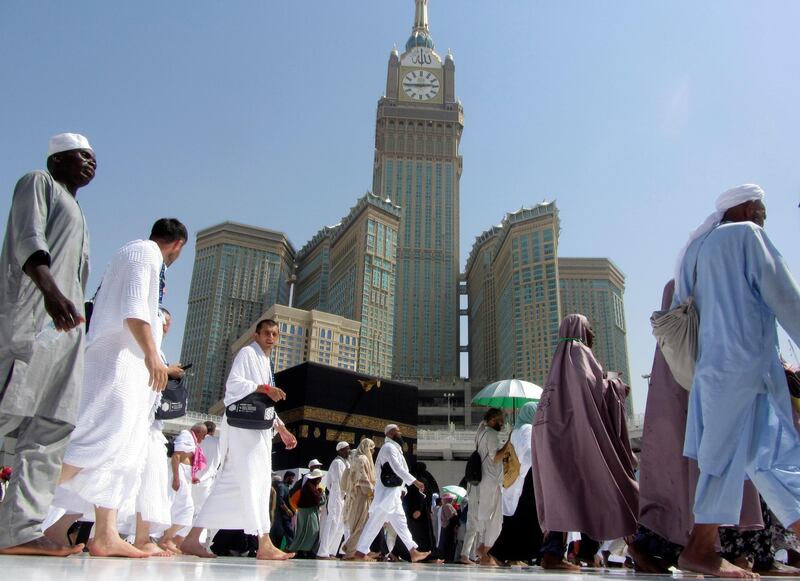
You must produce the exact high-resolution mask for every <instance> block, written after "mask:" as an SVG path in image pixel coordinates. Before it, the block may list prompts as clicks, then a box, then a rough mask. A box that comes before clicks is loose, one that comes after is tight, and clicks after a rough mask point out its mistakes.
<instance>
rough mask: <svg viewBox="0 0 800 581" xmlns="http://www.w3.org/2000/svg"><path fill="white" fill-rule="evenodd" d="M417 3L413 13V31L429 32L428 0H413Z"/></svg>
mask: <svg viewBox="0 0 800 581" xmlns="http://www.w3.org/2000/svg"><path fill="white" fill-rule="evenodd" d="M415 2H416V4H417V9H416V12H415V13H414V32H426V33H427V32H429V30H428V0H415Z"/></svg>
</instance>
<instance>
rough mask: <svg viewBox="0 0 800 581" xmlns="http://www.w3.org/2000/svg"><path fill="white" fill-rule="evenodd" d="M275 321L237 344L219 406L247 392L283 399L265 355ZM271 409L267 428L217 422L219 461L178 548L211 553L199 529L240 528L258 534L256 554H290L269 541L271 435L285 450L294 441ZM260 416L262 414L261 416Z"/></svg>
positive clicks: (280, 556)
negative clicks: (245, 342) (241, 344)
mask: <svg viewBox="0 0 800 581" xmlns="http://www.w3.org/2000/svg"><path fill="white" fill-rule="evenodd" d="M278 335H279V331H278V323H276V322H275V321H273V320H272V319H264V320H263V321H259V323H258V324H257V325H256V332H255V335H254V336H253V342H252V343H250V344H249V345H247V346H245V347H243V348H242V349H241V350H240V351H239V353H237V354H236V358H235V359H234V360H233V365H232V366H231V372H230V374H229V375H228V381H227V382H226V384H225V398H224V402H225V407H226V408H227V407H228V406H230V405H232V404H234V403H236V402H238V401H240V400H241V399H243V398H245V397H247V396H248V395H250V394H252V393H256V392H258V393H262V394H266V395H267V397H269V398H270V399H271V400H272V401H275V402H277V401H281V400H283V399H286V394H285V393H284V392H283V390H281V389H280V388H278V387H276V386H275V380H274V377H273V375H272V363H271V361H270V355H271V353H272V349H273V347H274V346H275V344H276V343H277V341H278ZM267 411H268V413H269V412H270V411H271V412H272V416H271V417H272V419H273V423H272V427H270V428H267V429H263V430H259V429H245V428H237V427H234V426H231V425H230V424H229V423H228V419H227V418H226V419H225V423H224V424H223V426H222V436H221V438H220V450H221V454H222V466H221V468H220V470H219V473H218V474H217V477H216V478H215V480H214V484H213V485H212V487H211V492H210V494H209V496H208V498H207V499H206V502H205V504H203V508H202V509H200V512H199V514H198V515H197V518H196V519H195V522H194V528H192V530H191V531H190V532H189V534H188V535H187V537H186V539H185V540H184V542H183V544H182V545H181V551H183V553H185V554H189V555H195V556H197V557H206V558H213V557H215V555H214V554H212V553H209V552H208V551H207V550H206V549H205V547H204V546H203V545H202V543H201V542H200V536H201V534H202V532H203V529H205V528H211V529H242V530H244V532H245V533H246V534H249V535H256V536H258V552H257V553H256V558H257V559H263V560H285V559H289V558H291V557H292V556H293V554H292V553H284V552H283V551H281V550H280V549H278V548H277V547H275V545H274V544H273V543H272V540H271V539H270V536H269V531H270V517H269V499H270V483H271V481H272V438H273V435H274V432H275V431H277V432H278V434H279V435H280V437H281V440H282V441H283V443H284V445H285V446H286V448H287V449H289V450H291V449H292V448H294V447H295V446H297V440H296V439H295V437H294V436H293V435H292V434H291V433H290V432H289V431H288V430H287V429H286V426H285V425H284V424H283V422H282V421H281V420H280V418H278V416H277V415H276V414H274V408H269V409H268V410H267ZM265 419H266V418H265Z"/></svg>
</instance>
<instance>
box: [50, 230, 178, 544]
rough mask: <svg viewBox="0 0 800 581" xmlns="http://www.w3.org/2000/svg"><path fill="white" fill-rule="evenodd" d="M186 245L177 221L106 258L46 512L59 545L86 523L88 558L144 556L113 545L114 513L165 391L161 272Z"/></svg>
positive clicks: (131, 483)
mask: <svg viewBox="0 0 800 581" xmlns="http://www.w3.org/2000/svg"><path fill="white" fill-rule="evenodd" d="M187 238H188V233H187V231H186V227H185V226H184V225H183V224H181V223H180V222H179V221H178V220H176V219H174V218H162V219H160V220H157V221H156V222H155V224H153V228H152V230H151V233H150V238H149V240H135V241H133V242H129V243H128V244H126V245H125V246H123V247H122V248H121V249H120V250H119V251H118V252H117V253H116V254H115V255H114V257H113V258H112V259H111V262H110V263H109V265H108V267H107V268H106V271H105V273H104V275H103V279H102V282H101V286H100V289H99V291H98V293H97V296H96V298H95V304H94V311H93V314H92V320H91V324H90V326H89V333H88V335H87V339H86V343H87V347H86V366H85V378H84V384H83V393H82V394H81V402H80V408H79V411H78V421H77V424H76V427H75V431H74V432H73V434H72V439H71V440H70V443H69V445H68V446H67V451H66V453H65V455H64V465H63V468H62V472H61V483H60V484H59V487H58V488H57V489H56V494H55V497H54V498H53V509H54V510H56V511H58V510H60V511H63V512H64V513H65V516H64V517H62V518H61V519H59V521H58V522H57V523H56V524H55V525H53V527H51V528H52V529H53V530H52V531H51V530H48V531H47V534H48V536H49V535H50V534H52V535H54V536H55V537H56V538H60V537H61V536H62V535H64V534H66V530H67V529H68V527H69V526H70V524H71V523H72V522H74V521H75V520H77V519H78V518H80V517H81V516H82V515H83V518H87V519H88V520H91V519H92V516H94V520H95V536H94V538H93V539H92V540H91V541H90V542H89V545H88V547H89V552H90V554H92V555H95V556H102V557H111V556H116V557H144V556H147V554H146V553H144V552H142V551H140V550H139V549H137V548H136V547H134V546H133V545H129V544H128V543H126V542H124V541H122V540H121V539H120V537H119V534H118V530H117V514H118V512H119V510H120V509H122V508H123V505H124V504H125V503H129V506H126V507H124V511H125V512H135V506H134V505H135V501H136V495H137V492H138V487H139V482H140V474H141V470H142V464H143V462H144V461H145V458H146V456H147V454H146V450H147V445H148V441H149V429H150V425H149V423H148V416H149V413H150V411H151V409H152V407H153V403H154V401H155V397H156V392H159V391H162V390H163V389H164V388H165V387H166V384H167V374H168V370H167V366H166V365H164V362H163V361H162V360H161V355H160V353H159V350H160V346H161V338H162V332H163V328H162V323H161V320H160V318H159V314H158V313H159V311H158V309H159V294H160V284H161V272H162V267H166V266H169V265H171V264H172V263H173V262H174V261H175V260H177V259H178V257H179V256H180V253H181V250H182V249H183V246H184V244H185V243H186V240H187ZM92 513H94V514H92Z"/></svg>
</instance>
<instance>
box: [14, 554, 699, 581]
mask: <svg viewBox="0 0 800 581" xmlns="http://www.w3.org/2000/svg"><path fill="white" fill-rule="evenodd" d="M673 576H675V577H680V576H681V574H680V573H675V574H674V575H673ZM531 577H535V578H536V579H537V581H545V580H546V579H558V581H600V580H601V579H610V580H612V581H613V580H615V579H616V580H617V581H621V580H622V579H624V581H637V580H644V579H649V580H650V581H655V580H656V579H658V578H659V577H660V578H668V577H669V576H666V575H639V574H636V573H634V572H633V571H629V570H623V569H610V570H602V569H588V570H586V572H582V573H581V574H574V573H550V572H545V571H543V570H542V569H540V568H538V567H533V568H530V569H519V568H511V569H490V568H482V567H464V566H460V565H412V564H409V563H353V562H346V561H303V560H293V561H287V562H281V563H277V562H256V561H255V560H254V559H243V558H240V559H236V558H219V559H213V560H210V559H209V560H205V559H197V558H193V557H172V558H167V559H159V558H151V559H141V560H136V559H131V560H128V559H113V558H110V559H99V558H91V557H88V556H82V555H81V556H74V557H69V558H67V559H58V558H50V557H7V556H0V578H1V579H9V580H12V579H13V580H15V581H73V580H77V579H92V580H93V581H95V580H96V581H112V580H113V581H117V580H123V581H140V580H141V581H233V580H236V581H263V580H267V579H269V580H271V581H480V580H486V581H489V580H490V579H498V578H502V579H504V580H506V579H507V580H508V581H519V580H522V579H530V578H531ZM687 577H689V576H688V575H687ZM692 577H696V576H692Z"/></svg>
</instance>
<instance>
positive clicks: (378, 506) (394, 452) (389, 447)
mask: <svg viewBox="0 0 800 581" xmlns="http://www.w3.org/2000/svg"><path fill="white" fill-rule="evenodd" d="M386 462H388V463H389V466H391V467H392V470H394V473H395V474H397V476H399V477H400V479H401V480H402V481H403V483H404V484H405V485H409V484H413V483H414V481H415V480H416V478H414V477H413V476H412V475H411V473H410V472H409V471H408V464H406V459H405V458H404V457H403V452H402V450H401V449H400V445H399V444H398V443H397V442H395V441H394V440H391V439H389V438H387V439H386V442H385V443H384V444H383V446H382V447H381V449H380V451H379V452H378V457H377V459H376V460H375V470H376V471H377V473H378V475H379V476H378V481H377V482H376V483H375V497H374V498H373V499H372V504H370V506H369V519H368V520H367V524H365V525H364V530H363V531H362V532H361V538H360V539H359V540H358V547H356V550H357V551H358V552H359V553H363V554H365V555H366V554H367V553H369V547H370V545H371V544H372V541H374V540H375V537H376V536H378V533H379V532H380V531H381V529H383V525H384V524H385V523H387V522H388V523H389V524H390V525H392V528H393V529H394V530H395V532H396V533H397V536H398V537H399V538H400V540H401V541H403V544H404V545H405V546H406V549H408V550H409V552H410V551H413V550H414V549H416V548H417V543H415V542H414V539H413V538H412V537H411V531H409V530H408V522H407V521H406V513H405V511H403V502H402V494H403V488H404V487H403V486H393V487H390V488H387V487H386V486H384V485H383V482H381V479H380V471H381V469H382V467H383V465H384V463H386Z"/></svg>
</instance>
